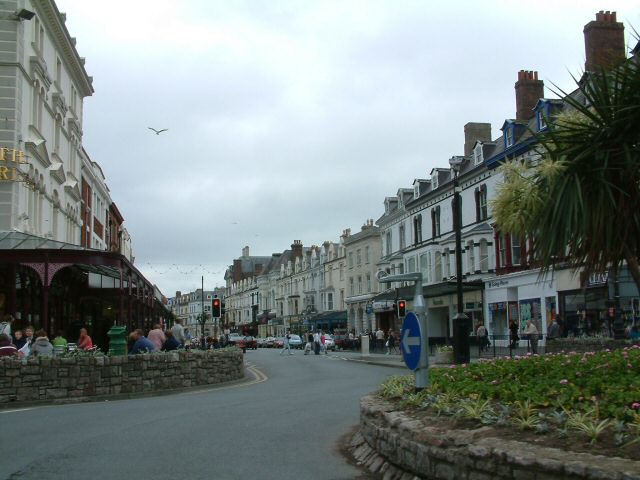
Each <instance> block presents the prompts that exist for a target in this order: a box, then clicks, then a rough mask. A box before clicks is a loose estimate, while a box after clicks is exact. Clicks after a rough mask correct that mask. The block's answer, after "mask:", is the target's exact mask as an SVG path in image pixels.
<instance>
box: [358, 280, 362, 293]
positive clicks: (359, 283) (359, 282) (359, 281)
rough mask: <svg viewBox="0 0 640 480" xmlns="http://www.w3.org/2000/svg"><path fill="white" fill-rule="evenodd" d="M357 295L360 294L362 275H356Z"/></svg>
mask: <svg viewBox="0 0 640 480" xmlns="http://www.w3.org/2000/svg"><path fill="white" fill-rule="evenodd" d="M358 295H362V275H358Z"/></svg>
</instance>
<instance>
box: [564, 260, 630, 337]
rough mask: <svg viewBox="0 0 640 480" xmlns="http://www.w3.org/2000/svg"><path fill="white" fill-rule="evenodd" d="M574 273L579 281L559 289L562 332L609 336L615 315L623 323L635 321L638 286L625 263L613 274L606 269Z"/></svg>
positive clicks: (627, 323) (611, 335) (628, 324)
mask: <svg viewBox="0 0 640 480" xmlns="http://www.w3.org/2000/svg"><path fill="white" fill-rule="evenodd" d="M576 276H577V278H579V285H574V288H569V289H565V290H563V291H560V292H559V302H560V323H561V326H562V327H563V334H564V335H565V336H566V335H571V336H583V335H586V336H594V335H597V336H600V335H602V336H607V337H613V336H614V335H615V331H614V326H615V320H616V316H617V315H619V316H620V318H621V320H622V323H621V326H623V327H628V326H631V325H637V324H638V323H639V321H638V303H639V295H638V289H637V287H636V284H635V283H634V282H633V278H632V277H631V275H630V274H629V272H628V270H627V268H626V267H623V268H622V269H621V270H620V272H619V273H618V274H617V275H615V274H613V272H610V271H607V272H599V273H593V274H590V275H585V274H580V275H576Z"/></svg>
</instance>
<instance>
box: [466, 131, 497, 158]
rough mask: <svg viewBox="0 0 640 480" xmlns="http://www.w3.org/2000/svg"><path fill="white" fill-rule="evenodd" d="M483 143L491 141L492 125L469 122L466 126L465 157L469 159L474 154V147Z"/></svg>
mask: <svg viewBox="0 0 640 480" xmlns="http://www.w3.org/2000/svg"><path fill="white" fill-rule="evenodd" d="M478 140H480V141H481V142H490V141H491V124H490V123H478V122H469V123H467V124H466V125H465V126H464V156H465V157H469V156H471V154H472V153H473V146H474V145H475V143H476V142H477V141H478Z"/></svg>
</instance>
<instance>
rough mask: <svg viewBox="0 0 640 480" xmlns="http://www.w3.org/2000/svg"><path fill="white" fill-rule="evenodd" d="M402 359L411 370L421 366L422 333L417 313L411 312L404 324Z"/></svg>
mask: <svg viewBox="0 0 640 480" xmlns="http://www.w3.org/2000/svg"><path fill="white" fill-rule="evenodd" d="M400 349H401V350H402V358H403V360H404V363H405V364H406V365H407V367H408V368H409V370H415V369H417V368H418V365H419V364H420V354H421V353H422V332H421V331H420V322H418V317H417V315H416V314H415V313H413V312H409V313H407V315H406V317H404V322H402V338H401V340H400Z"/></svg>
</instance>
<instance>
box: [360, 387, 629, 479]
mask: <svg viewBox="0 0 640 480" xmlns="http://www.w3.org/2000/svg"><path fill="white" fill-rule="evenodd" d="M487 430H488V429H487V428H478V429H476V430H449V431H445V432H442V431H440V430H438V429H436V428H434V427H430V426H429V425H425V424H424V423H423V422H421V421H419V420H415V419H412V418H410V417H408V416H407V415H405V414H404V413H403V412H399V411H394V407H393V406H392V405H391V404H389V403H388V402H385V401H383V400H381V399H380V398H378V397H376V396H373V395H371V396H367V397H363V398H362V400H361V402H360V432H359V433H358V434H357V435H356V436H355V437H354V438H353V440H352V443H351V452H352V454H353V456H354V457H355V459H356V460H357V461H358V462H359V463H360V464H364V465H365V466H366V467H368V468H369V470H371V471H372V472H376V473H379V474H382V475H383V478H384V479H385V480H393V479H402V480H405V479H413V478H416V477H417V478H427V479H446V480H491V479H515V480H577V479H591V480H605V479H606V480H640V462H636V461H633V460H625V459H620V458H611V457H604V456H601V455H590V454H586V453H575V452H567V451H564V450H560V449H556V448H546V447H540V446H537V445H532V444H529V443H525V442H519V441H513V440H505V439H501V438H493V437H488V436H487Z"/></svg>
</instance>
